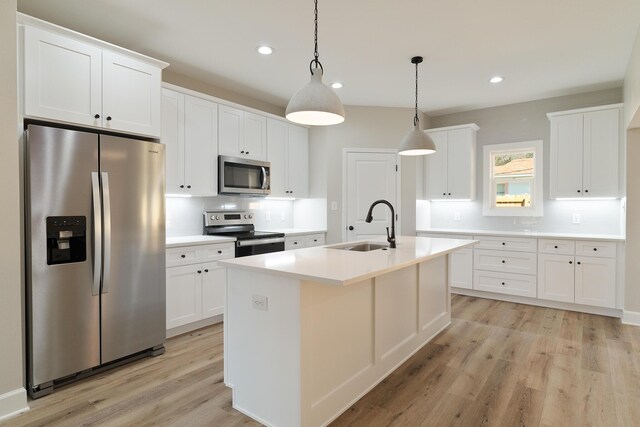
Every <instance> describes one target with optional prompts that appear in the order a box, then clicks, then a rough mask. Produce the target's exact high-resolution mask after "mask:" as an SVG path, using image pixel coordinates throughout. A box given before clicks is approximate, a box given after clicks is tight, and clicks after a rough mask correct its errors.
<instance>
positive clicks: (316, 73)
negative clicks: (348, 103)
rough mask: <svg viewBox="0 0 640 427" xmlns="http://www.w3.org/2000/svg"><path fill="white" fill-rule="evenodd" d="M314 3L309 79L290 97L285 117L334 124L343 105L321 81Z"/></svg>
mask: <svg viewBox="0 0 640 427" xmlns="http://www.w3.org/2000/svg"><path fill="white" fill-rule="evenodd" d="M314 3H315V10H314V12H315V21H314V22H315V39H314V40H315V52H314V56H313V59H312V60H311V63H309V71H311V81H310V82H309V83H308V84H307V85H306V86H305V87H303V88H302V89H300V90H298V91H297V92H296V93H295V94H294V95H293V96H292V97H291V100H290V101H289V105H287V112H286V117H287V119H288V120H291V121H292V122H295V123H300V124H303V125H315V126H326V125H336V124H338V123H342V122H343V121H344V107H343V106H342V102H340V98H338V95H336V94H335V92H334V91H333V90H331V88H330V87H329V86H326V85H325V84H324V83H322V74H323V72H324V69H323V68H322V64H321V63H320V60H319V59H318V58H319V55H318V0H314Z"/></svg>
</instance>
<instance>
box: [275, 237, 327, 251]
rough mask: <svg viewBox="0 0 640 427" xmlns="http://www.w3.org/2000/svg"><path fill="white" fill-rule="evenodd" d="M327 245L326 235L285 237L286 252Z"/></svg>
mask: <svg viewBox="0 0 640 427" xmlns="http://www.w3.org/2000/svg"><path fill="white" fill-rule="evenodd" d="M324 243H325V234H324V233H314V234H296V235H295V236H285V239H284V250H285V251H290V250H293V249H302V248H312V247H314V246H323V245H324Z"/></svg>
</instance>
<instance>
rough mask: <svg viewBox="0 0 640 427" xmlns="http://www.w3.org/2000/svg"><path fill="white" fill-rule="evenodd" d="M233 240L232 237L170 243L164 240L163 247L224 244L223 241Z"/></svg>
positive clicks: (231, 241) (232, 241)
mask: <svg viewBox="0 0 640 427" xmlns="http://www.w3.org/2000/svg"><path fill="white" fill-rule="evenodd" d="M235 241H236V239H234V238H231V237H223V238H220V239H215V240H196V241H191V242H171V243H169V242H166V243H165V247H166V248H167V249H170V248H182V247H185V246H203V245H218V244H224V243H234V242H235Z"/></svg>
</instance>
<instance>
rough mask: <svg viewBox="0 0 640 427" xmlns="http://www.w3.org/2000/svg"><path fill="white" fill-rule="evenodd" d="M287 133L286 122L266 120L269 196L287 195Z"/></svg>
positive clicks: (287, 126)
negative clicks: (269, 165)
mask: <svg viewBox="0 0 640 427" xmlns="http://www.w3.org/2000/svg"><path fill="white" fill-rule="evenodd" d="M288 134H289V125H288V124H287V123H285V122H281V121H280V120H274V119H268V120H267V160H268V161H269V162H271V196H274V197H285V196H288V195H289V193H288V191H289V189H288V188H287V186H286V174H287V165H288V163H287V145H288V144H287V139H288ZM285 193H286V194H285Z"/></svg>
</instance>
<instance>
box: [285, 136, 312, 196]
mask: <svg viewBox="0 0 640 427" xmlns="http://www.w3.org/2000/svg"><path fill="white" fill-rule="evenodd" d="M287 153H288V156H287V157H288V161H287V163H288V168H287V182H288V190H289V194H288V195H289V196H293V197H297V198H304V197H308V196H309V130H308V129H307V128H303V127H300V126H295V125H289V147H288V150H287Z"/></svg>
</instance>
